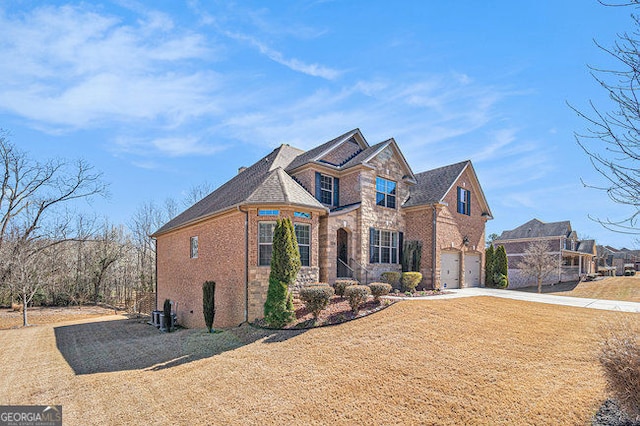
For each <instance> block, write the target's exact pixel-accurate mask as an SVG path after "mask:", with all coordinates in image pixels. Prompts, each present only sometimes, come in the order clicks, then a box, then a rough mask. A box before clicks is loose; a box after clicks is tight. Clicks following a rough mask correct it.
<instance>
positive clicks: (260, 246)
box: [256, 220, 277, 266]
mask: <svg viewBox="0 0 640 426" xmlns="http://www.w3.org/2000/svg"><path fill="white" fill-rule="evenodd" d="M276 224H277V222H275V221H272V220H264V221H260V222H258V235H257V237H258V238H257V240H258V241H257V242H258V259H256V263H257V264H258V266H271V257H270V258H269V263H268V264H266V265H264V264H262V263H260V259H261V256H260V253H261V248H262V247H264V246H270V247H272V248H273V231H272V234H271V242H270V243H263V242H260V227H261V226H262V225H273V230H275V226H276Z"/></svg>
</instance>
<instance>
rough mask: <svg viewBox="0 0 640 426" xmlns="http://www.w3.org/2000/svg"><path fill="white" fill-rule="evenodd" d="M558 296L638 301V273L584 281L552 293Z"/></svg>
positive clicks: (639, 300) (639, 285)
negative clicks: (565, 289) (567, 289)
mask: <svg viewBox="0 0 640 426" xmlns="http://www.w3.org/2000/svg"><path fill="white" fill-rule="evenodd" d="M554 294H557V295H558V296H572V297H587V298H590V299H605V300H626V301H628V302H640V275H636V276H633V277H608V278H605V279H603V280H598V281H585V282H581V283H580V284H578V286H577V287H576V288H574V289H573V290H571V291H565V292H559V293H554Z"/></svg>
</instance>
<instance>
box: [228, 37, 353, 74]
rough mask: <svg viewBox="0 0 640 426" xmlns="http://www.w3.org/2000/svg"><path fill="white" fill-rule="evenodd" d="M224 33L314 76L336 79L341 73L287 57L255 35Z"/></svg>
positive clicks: (273, 59) (288, 66) (287, 65)
mask: <svg viewBox="0 0 640 426" xmlns="http://www.w3.org/2000/svg"><path fill="white" fill-rule="evenodd" d="M224 34H225V35H226V36H227V37H229V38H232V39H234V40H238V41H242V42H246V43H249V44H250V45H251V46H253V47H255V48H257V49H258V51H259V52H260V53H262V54H263V55H265V56H266V57H268V58H269V59H271V60H272V61H274V62H277V63H279V64H280V65H284V66H285V67H287V68H289V69H291V70H293V71H297V72H301V73H303V74H307V75H310V76H312V77H320V78H324V79H326V80H335V79H336V78H338V77H339V76H340V74H341V71H339V70H336V69H333V68H329V67H325V66H323V65H319V64H307V63H305V62H303V61H301V60H299V59H295V58H291V59H287V58H285V57H284V55H283V54H282V53H281V52H279V51H277V50H275V49H272V48H271V47H269V46H267V45H266V44H265V43H263V42H261V41H258V40H257V39H255V38H254V37H251V36H249V35H246V34H240V33H235V32H231V31H224Z"/></svg>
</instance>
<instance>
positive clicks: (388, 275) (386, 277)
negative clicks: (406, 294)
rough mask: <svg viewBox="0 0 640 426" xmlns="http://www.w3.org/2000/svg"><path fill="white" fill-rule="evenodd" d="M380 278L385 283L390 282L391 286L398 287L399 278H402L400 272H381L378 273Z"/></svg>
mask: <svg viewBox="0 0 640 426" xmlns="http://www.w3.org/2000/svg"><path fill="white" fill-rule="evenodd" d="M380 278H382V281H384V282H385V283H388V284H391V287H392V288H397V289H400V280H401V279H402V273H401V272H393V271H389V272H383V273H382V274H380Z"/></svg>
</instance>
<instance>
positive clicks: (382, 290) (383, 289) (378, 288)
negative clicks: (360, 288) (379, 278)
mask: <svg viewBox="0 0 640 426" xmlns="http://www.w3.org/2000/svg"><path fill="white" fill-rule="evenodd" d="M391 288H392V287H391V284H387V283H371V284H369V289H370V290H371V294H372V295H373V300H375V301H376V302H380V296H386V295H387V294H389V293H390V292H391Z"/></svg>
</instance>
